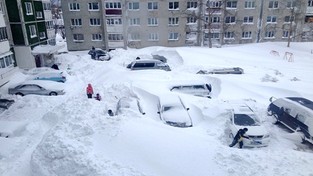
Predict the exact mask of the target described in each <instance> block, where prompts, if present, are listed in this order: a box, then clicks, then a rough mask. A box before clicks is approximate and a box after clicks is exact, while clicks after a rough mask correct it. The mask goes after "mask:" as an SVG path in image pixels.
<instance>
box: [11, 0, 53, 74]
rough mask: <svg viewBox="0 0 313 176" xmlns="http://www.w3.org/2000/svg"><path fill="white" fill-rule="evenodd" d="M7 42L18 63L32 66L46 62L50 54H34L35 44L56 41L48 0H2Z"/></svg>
mask: <svg viewBox="0 0 313 176" xmlns="http://www.w3.org/2000/svg"><path fill="white" fill-rule="evenodd" d="M5 5H6V9H8V10H7V11H6V14H7V21H8V24H9V26H8V28H9V36H10V37H9V39H11V40H10V44H11V45H12V46H13V49H14V53H15V59H16V63H17V66H18V67H20V68H33V67H36V66H37V67H40V66H44V65H45V61H46V60H49V59H51V58H52V56H51V54H48V53H47V54H46V55H44V54H34V53H32V49H33V48H34V47H36V46H38V45H46V44H48V43H50V44H53V43H55V34H54V33H53V32H54V31H53V29H52V28H53V27H52V26H53V23H52V16H51V8H50V2H49V0H43V1H42V0H5Z"/></svg>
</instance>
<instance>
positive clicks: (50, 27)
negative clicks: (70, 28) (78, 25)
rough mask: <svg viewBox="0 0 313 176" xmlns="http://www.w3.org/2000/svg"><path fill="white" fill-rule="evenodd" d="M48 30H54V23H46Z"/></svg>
mask: <svg viewBox="0 0 313 176" xmlns="http://www.w3.org/2000/svg"><path fill="white" fill-rule="evenodd" d="M46 28H47V29H53V28H54V26H53V21H47V22H46Z"/></svg>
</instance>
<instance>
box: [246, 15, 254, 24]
mask: <svg viewBox="0 0 313 176" xmlns="http://www.w3.org/2000/svg"><path fill="white" fill-rule="evenodd" d="M253 20H254V19H253V16H245V17H243V24H253Z"/></svg>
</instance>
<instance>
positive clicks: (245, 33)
mask: <svg viewBox="0 0 313 176" xmlns="http://www.w3.org/2000/svg"><path fill="white" fill-rule="evenodd" d="M241 39H252V31H243V32H242V34H241Z"/></svg>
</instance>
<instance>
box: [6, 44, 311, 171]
mask: <svg viewBox="0 0 313 176" xmlns="http://www.w3.org/2000/svg"><path fill="white" fill-rule="evenodd" d="M312 46H313V43H292V44H291V47H290V48H287V47H286V43H259V44H248V45H237V46H228V47H226V46H225V47H223V48H212V49H209V48H204V47H180V48H165V47H149V48H144V49H128V50H123V49H117V50H115V51H112V52H111V54H112V56H113V58H112V60H110V61H108V62H106V61H104V62H101V61H95V60H91V59H90V56H89V55H88V54H87V52H88V51H78V52H68V53H64V54H60V55H57V56H56V57H58V62H59V63H60V65H59V68H60V69H61V70H63V71H64V72H67V82H66V83H65V91H66V94H65V95H62V96H55V97H49V96H36V95H28V96H24V97H20V96H15V95H14V96H13V95H8V94H7V88H8V86H10V85H11V84H15V83H17V82H20V81H23V80H25V79H27V77H28V75H26V74H25V72H22V71H21V72H19V73H16V74H15V75H14V77H13V79H12V80H11V81H10V82H9V83H8V84H7V85H5V86H3V87H1V88H0V93H1V94H2V98H3V97H4V98H10V99H14V100H15V103H14V104H13V105H12V106H11V107H10V108H9V109H8V110H6V111H3V112H2V113H1V114H0V132H1V133H4V132H5V134H8V135H9V137H8V138H5V137H0V175H1V176H31V175H33V176H50V175H51V176H52V175H59V176H65V175H67V176H70V175H73V176H74V175H75V176H76V175H82V176H96V175H112V176H121V175H125V176H208V175H212V176H213V175H216V176H221V175H238V176H239V175H240V176H251V175H256V176H264V175H276V176H294V175H303V176H313V167H312V165H313V147H312V145H310V144H302V143H300V140H299V137H298V136H297V134H292V133H289V132H288V131H287V130H286V129H285V128H284V127H282V126H279V125H274V124H273V122H274V119H273V117H269V116H267V115H266V109H267V106H268V104H269V98H270V97H271V96H275V97H285V96H303V97H306V98H308V99H311V100H313V93H312V88H313V69H312V68H313V54H312V53H311V51H312V49H313V47H312ZM272 50H275V51H277V52H279V54H280V55H279V56H275V55H273V54H270V52H271V51H272ZM285 52H291V53H293V59H294V61H293V62H291V60H289V61H288V59H287V60H286V59H284V54H285ZM155 53H160V54H162V55H163V56H165V57H166V58H167V59H168V64H169V65H170V67H171V69H172V71H170V72H166V71H162V70H143V71H130V70H128V69H126V68H125V67H126V65H127V64H128V63H130V62H131V61H133V60H134V59H135V58H136V57H137V56H141V58H143V57H151V54H155ZM224 67H241V68H243V69H244V71H245V73H244V74H242V75H231V74H229V75H201V74H196V73H197V72H198V71H199V70H210V69H214V68H224ZM191 80H192V81H197V80H198V81H203V82H206V83H210V84H212V88H213V92H212V99H208V98H201V97H195V96H192V95H187V94H179V95H180V96H181V98H182V99H183V101H184V102H187V104H188V107H189V108H190V115H191V117H192V120H193V125H194V126H193V127H190V128H177V127H172V126H169V125H166V124H164V123H163V122H162V121H161V120H160V119H159V115H158V114H157V111H158V110H157V97H158V95H159V94H163V93H171V92H170V91H169V89H168V87H169V85H170V84H171V83H173V82H179V81H184V82H186V81H187V82H188V81H191ZM88 83H91V84H92V85H93V88H94V91H95V92H96V93H100V95H101V96H102V98H103V99H102V101H97V100H95V99H87V96H86V92H85V89H86V86H87V84H88ZM120 99H124V103H122V106H123V107H122V108H121V109H120V111H119V112H118V114H117V115H116V116H109V115H108V114H107V111H108V109H112V110H114V111H115V109H116V106H117V103H118V101H119V100H120ZM137 102H139V104H140V107H141V111H142V112H144V113H145V115H143V114H142V113H140V112H139V110H138V108H137ZM233 102H236V103H238V102H240V103H245V104H248V105H249V106H250V107H251V108H252V109H253V110H254V111H255V112H256V114H257V115H258V116H259V118H260V119H261V121H262V124H263V125H264V126H265V128H266V129H267V130H268V131H269V132H270V135H271V142H270V144H269V146H268V147H263V148H252V149H251V148H245V149H238V148H237V147H233V148H230V147H228V145H229V144H230V143H231V139H230V138H229V137H228V133H227V132H228V130H227V129H226V126H227V125H226V124H227V120H228V117H229V113H228V109H229V108H230V107H231V106H232V103H233Z"/></svg>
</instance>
